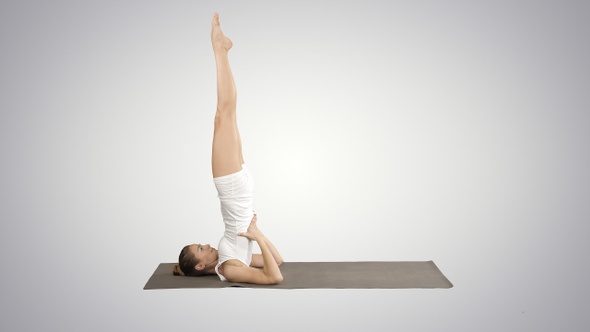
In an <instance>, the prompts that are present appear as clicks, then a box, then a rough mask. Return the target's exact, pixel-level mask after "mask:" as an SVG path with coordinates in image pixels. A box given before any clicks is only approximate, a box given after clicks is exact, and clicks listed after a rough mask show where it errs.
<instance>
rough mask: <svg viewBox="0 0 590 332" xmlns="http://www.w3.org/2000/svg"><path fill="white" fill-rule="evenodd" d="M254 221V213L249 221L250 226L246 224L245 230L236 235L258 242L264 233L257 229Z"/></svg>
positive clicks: (255, 219)
mask: <svg viewBox="0 0 590 332" xmlns="http://www.w3.org/2000/svg"><path fill="white" fill-rule="evenodd" d="M256 221H257V218H256V214H254V216H253V217H252V221H250V226H248V229H247V230H246V232H245V233H238V235H239V236H243V237H245V238H248V239H249V240H252V241H256V242H258V241H259V240H261V239H264V234H262V232H261V231H260V230H259V229H258V226H256Z"/></svg>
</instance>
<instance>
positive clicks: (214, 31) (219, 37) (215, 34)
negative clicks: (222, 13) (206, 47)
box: [211, 13, 233, 52]
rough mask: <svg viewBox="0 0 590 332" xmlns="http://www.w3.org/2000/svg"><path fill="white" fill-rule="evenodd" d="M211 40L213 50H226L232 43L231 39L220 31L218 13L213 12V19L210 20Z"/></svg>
mask: <svg viewBox="0 0 590 332" xmlns="http://www.w3.org/2000/svg"><path fill="white" fill-rule="evenodd" d="M211 42H212V43H213V50H214V51H215V52H217V51H220V50H223V51H226V52H227V51H229V49H230V48H231V47H232V45H233V43H232V41H231V40H230V39H229V38H227V37H226V36H225V35H224V34H223V32H222V31H221V26H220V25H219V14H218V13H215V14H213V21H212V22H211Z"/></svg>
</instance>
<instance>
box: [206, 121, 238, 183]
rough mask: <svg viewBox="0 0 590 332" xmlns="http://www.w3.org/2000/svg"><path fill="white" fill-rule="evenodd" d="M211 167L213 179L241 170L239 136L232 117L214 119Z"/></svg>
mask: <svg viewBox="0 0 590 332" xmlns="http://www.w3.org/2000/svg"><path fill="white" fill-rule="evenodd" d="M211 166H212V168H213V177H214V178H217V177H220V176H224V175H228V174H232V173H236V172H239V171H240V170H241V169H242V160H241V142H240V135H239V133H238V127H237V125H236V122H235V119H232V117H229V116H227V117H221V116H218V117H216V118H215V130H214V134H213V149H212V155H211Z"/></svg>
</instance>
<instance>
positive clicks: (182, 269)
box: [172, 244, 207, 277]
mask: <svg viewBox="0 0 590 332" xmlns="http://www.w3.org/2000/svg"><path fill="white" fill-rule="evenodd" d="M190 246H191V245H190V244H188V245H186V246H184V248H182V250H181V251H180V255H178V264H176V265H174V270H173V271H172V273H174V275H177V276H190V277H200V276H204V275H207V272H205V270H200V271H199V270H197V269H195V266H196V265H197V264H199V260H198V259H197V258H196V257H195V255H193V253H191V252H190V251H189V250H188V249H189V247H190Z"/></svg>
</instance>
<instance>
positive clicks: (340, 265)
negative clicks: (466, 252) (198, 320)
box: [143, 261, 453, 289]
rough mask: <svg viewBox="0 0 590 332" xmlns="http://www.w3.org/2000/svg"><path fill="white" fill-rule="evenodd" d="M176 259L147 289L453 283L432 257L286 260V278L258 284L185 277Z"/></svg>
mask: <svg viewBox="0 0 590 332" xmlns="http://www.w3.org/2000/svg"><path fill="white" fill-rule="evenodd" d="M174 264H175V263H161V264H160V265H159V266H158V268H157V269H156V271H154V273H153V274H152V276H151V277H150V279H149V280H148V282H147V283H146V284H145V287H144V288H143V289H173V288H224V287H246V288H270V289H273V288H275V289H304V288H333V289H344V288H355V289H367V288H378V289H386V288H451V287H453V284H451V282H450V281H449V280H448V279H447V278H446V277H445V276H444V275H443V274H442V272H441V271H440V270H439V269H438V267H437V266H436V265H435V264H434V262H432V261H426V262H284V263H283V264H282V265H281V272H282V274H283V279H284V280H283V282H282V283H281V284H279V285H255V284H247V283H235V282H222V281H220V280H219V277H218V276H216V275H210V276H204V277H182V276H175V275H173V274H172V270H173V268H174Z"/></svg>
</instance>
